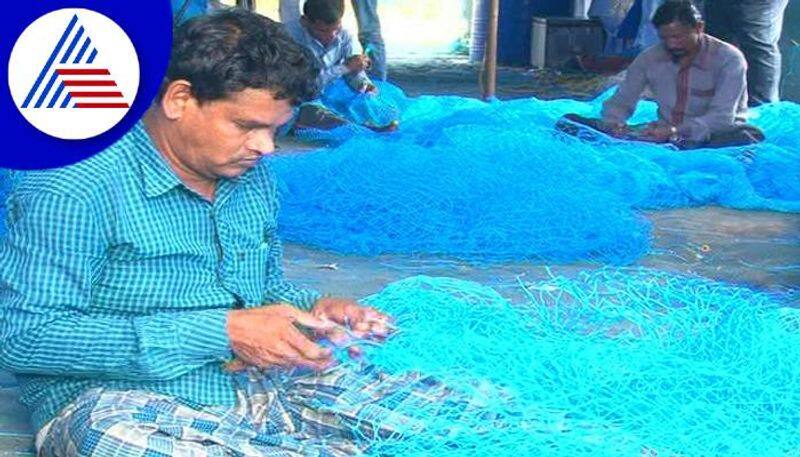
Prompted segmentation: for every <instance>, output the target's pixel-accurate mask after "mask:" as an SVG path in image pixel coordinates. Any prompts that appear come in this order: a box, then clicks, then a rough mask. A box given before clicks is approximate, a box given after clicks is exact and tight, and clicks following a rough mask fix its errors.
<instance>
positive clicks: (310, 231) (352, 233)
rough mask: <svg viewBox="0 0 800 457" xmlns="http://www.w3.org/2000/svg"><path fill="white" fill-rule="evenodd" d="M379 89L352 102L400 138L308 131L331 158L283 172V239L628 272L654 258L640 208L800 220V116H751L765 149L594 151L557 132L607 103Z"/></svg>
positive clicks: (776, 109) (605, 142) (594, 145)
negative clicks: (599, 265) (390, 120)
mask: <svg viewBox="0 0 800 457" xmlns="http://www.w3.org/2000/svg"><path fill="white" fill-rule="evenodd" d="M380 89H381V92H380V93H379V95H378V96H372V95H363V94H360V95H355V94H351V95H349V96H348V97H350V98H348V100H350V101H351V102H353V101H354V100H355V102H354V104H353V105H352V106H354V107H357V108H358V109H359V110H361V111H360V112H364V111H365V110H366V108H364V107H365V106H372V108H371V109H372V110H373V111H374V112H377V113H384V114H386V115H387V116H389V115H391V113H395V112H397V111H398V110H399V111H400V112H401V113H402V114H401V116H400V130H399V131H398V132H395V133H391V134H379V133H374V132H371V131H369V130H368V129H366V128H363V127H358V126H356V125H355V124H354V125H352V126H349V127H347V128H342V129H337V130H334V131H332V132H305V134H306V135H307V136H306V138H307V139H312V140H325V141H328V142H330V143H333V144H334V147H331V148H325V149H319V150H315V151H306V152H302V153H296V154H289V155H284V156H280V157H276V158H275V159H274V160H273V161H272V166H273V168H274V169H275V171H276V172H277V174H278V177H279V178H280V180H281V181H282V186H281V190H282V195H281V198H282V201H283V214H282V219H281V222H280V223H281V224H282V230H283V234H284V237H285V238H286V239H288V240H290V241H294V242H299V243H304V244H309V245H313V246H316V247H321V248H324V249H330V250H335V251H339V252H344V253H355V254H365V255H375V254H383V253H417V252H425V253H433V254H444V255H449V256H454V257H460V258H466V259H479V260H498V261H507V260H524V259H532V258H535V259H545V260H555V261H569V260H577V259H595V260H601V261H605V262H612V263H617V264H624V263H628V262H630V261H632V260H634V259H636V258H637V257H639V256H641V255H642V254H643V253H645V252H647V249H648V240H649V237H650V229H649V225H648V224H647V222H646V221H644V220H643V219H642V218H641V216H640V215H639V214H638V211H640V210H652V209H662V208H677V207H691V206H701V205H721V206H726V207H731V208H739V209H766V210H776V211H786V212H798V211H800V136H798V135H797V133H796V132H797V131H800V105H797V104H793V103H788V102H783V103H778V104H775V105H770V106H764V107H762V108H759V109H756V110H754V112H753V113H752V114H753V119H752V122H753V123H754V124H756V125H758V126H760V127H762V128H763V129H764V130H765V132H766V135H767V138H768V141H767V142H765V143H763V144H759V145H754V146H748V147H738V148H725V149H716V150H711V149H701V150H695V151H676V150H672V149H669V148H667V147H664V146H659V145H653V144H646V143H636V142H623V141H617V140H614V139H611V138H608V137H603V136H600V137H598V138H595V139H594V140H593V141H585V140H583V139H580V138H576V137H572V136H567V135H564V134H561V133H557V132H556V131H555V130H554V129H553V126H554V123H555V121H556V120H557V119H558V118H559V117H560V116H562V115H563V114H565V113H568V112H575V113H579V114H582V115H589V116H591V115H595V116H596V115H598V114H599V112H600V107H601V103H602V101H603V100H604V99H605V98H607V97H608V96H609V95H610V92H607V93H605V94H603V95H601V96H600V97H598V99H596V100H594V101H591V102H580V101H575V100H555V101H543V100H538V99H535V98H531V99H522V100H514V101H508V102H493V103H484V102H481V101H478V100H474V99H468V98H461V97H452V96H423V97H418V98H407V97H405V95H403V93H402V92H401V91H399V90H398V89H397V88H396V87H393V86H391V85H388V84H382V85H380ZM344 99H345V97H343V96H342V98H341V100H344ZM328 103H329V104H330V105H331V106H337V107H338V109H339V110H340V111H342V110H344V108H343V107H342V106H339V105H336V104H335V103H334V102H331V101H328ZM354 109H355V108H354ZM387 113H388V114H387ZM343 114H347V115H348V116H349V117H350V118H352V119H353V120H354V121H357V122H360V121H364V120H365V119H366V117H365V116H361V115H360V114H358V113H356V112H353V111H350V112H347V113H343ZM654 118H655V105H654V104H653V103H640V106H639V109H638V111H637V113H636V114H635V116H634V118H633V119H632V122H637V123H638V122H645V121H647V120H652V119H654ZM312 134H313V135H312ZM314 135H316V136H314ZM301 136H302V135H301Z"/></svg>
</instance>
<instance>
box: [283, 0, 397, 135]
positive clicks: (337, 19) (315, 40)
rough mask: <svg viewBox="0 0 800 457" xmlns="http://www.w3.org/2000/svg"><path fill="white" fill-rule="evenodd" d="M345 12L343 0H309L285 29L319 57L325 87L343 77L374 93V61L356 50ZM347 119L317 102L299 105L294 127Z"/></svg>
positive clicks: (339, 122)
mask: <svg viewBox="0 0 800 457" xmlns="http://www.w3.org/2000/svg"><path fill="white" fill-rule="evenodd" d="M343 16H344V0H308V1H306V2H305V4H304V5H303V15H302V17H300V19H298V20H296V21H291V22H288V23H287V24H286V30H287V31H288V32H289V35H291V36H292V38H294V39H295V41H297V43H299V44H301V45H303V46H305V47H306V48H308V49H309V50H310V51H311V52H312V53H313V54H314V55H315V56H316V57H317V59H318V61H319V64H320V65H321V67H322V68H321V70H320V75H319V82H320V85H321V86H322V87H323V90H324V88H325V87H326V86H328V85H330V84H331V83H333V82H334V81H335V80H336V79H337V78H340V77H341V78H344V80H345V81H346V82H347V85H348V86H350V88H352V89H353V90H355V91H357V92H361V93H364V92H369V93H375V92H377V88H376V87H375V84H373V82H372V81H371V80H370V78H369V76H367V73H366V70H367V69H369V68H370V65H371V61H370V58H369V57H368V56H367V55H366V54H355V55H354V54H353V39H352V37H351V36H350V34H349V33H348V32H347V30H345V29H343V28H342V17H343ZM348 122H349V121H347V120H346V119H344V118H342V117H341V116H337V115H336V114H334V113H333V112H331V111H330V110H328V109H326V108H325V107H324V106H322V105H321V103H319V102H315V103H309V104H304V105H303V106H302V107H301V108H300V111H299V113H298V117H297V120H296V123H295V127H296V128H316V129H322V130H329V129H332V128H336V127H340V126H342V125H346V124H347V123H348ZM365 126H366V127H368V128H370V129H372V130H375V131H390V130H394V129H395V128H396V127H397V124H396V122H392V123H390V124H388V125H384V126H378V125H374V124H372V123H366V124H365Z"/></svg>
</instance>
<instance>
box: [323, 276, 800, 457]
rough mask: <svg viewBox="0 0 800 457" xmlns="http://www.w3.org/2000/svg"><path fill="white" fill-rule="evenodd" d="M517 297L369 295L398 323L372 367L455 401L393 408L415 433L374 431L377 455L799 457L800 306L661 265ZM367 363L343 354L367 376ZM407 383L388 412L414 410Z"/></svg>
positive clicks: (431, 283)
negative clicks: (435, 388) (432, 387)
mask: <svg viewBox="0 0 800 457" xmlns="http://www.w3.org/2000/svg"><path fill="white" fill-rule="evenodd" d="M520 287H521V291H522V292H523V295H522V296H523V297H524V298H520V299H509V298H506V297H503V296H501V295H500V294H498V293H497V292H495V291H494V290H492V289H491V288H488V287H485V286H481V285H479V284H476V283H472V282H466V281H461V280H456V279H448V278H431V277H414V278H410V279H406V280H403V281H400V282H397V283H394V284H391V285H389V286H388V287H387V288H386V289H385V290H383V291H382V292H380V293H378V294H376V295H373V296H371V297H368V298H367V299H365V300H364V301H365V303H367V304H369V305H372V306H375V307H377V308H380V309H382V310H384V311H386V312H388V313H390V314H392V315H393V316H394V317H395V318H396V324H397V326H398V328H399V332H398V333H397V334H396V335H395V336H393V337H391V338H390V339H389V340H388V341H387V342H386V343H385V344H383V345H379V346H364V350H365V356H364V361H366V363H369V364H371V365H374V366H376V367H378V368H379V369H381V370H383V371H386V372H387V373H390V374H394V375H398V374H403V373H408V372H420V373H422V374H425V375H430V376H432V377H434V378H435V379H437V380H438V381H440V382H441V383H442V389H447V392H448V394H447V398H449V399H450V400H451V401H449V402H447V403H446V404H442V403H441V402H438V401H436V402H430V403H425V402H424V401H423V402H418V403H416V404H413V406H412V407H407V408H402V407H401V408H400V409H399V410H397V411H396V412H395V413H393V414H391V415H388V414H387V415H386V417H385V420H386V421H387V423H389V422H391V423H392V426H393V428H395V429H396V428H397V424H398V423H402V424H407V430H406V431H405V433H402V434H401V435H402V436H392V437H376V436H364V437H363V439H365V440H367V441H368V443H369V444H370V446H371V448H370V454H371V455H408V456H417V455H437V456H484V455H492V456H529V455H569V456H581V455H586V456H598V455H608V456H619V455H648V456H649V455H659V456H660V455H687V456H688V455H692V456H695V455H742V456H751V455H794V454H792V453H796V452H798V450H800V434H798V433H797V430H798V427H800V332H799V331H798V330H800V311H798V310H797V309H796V308H789V307H786V306H784V305H785V304H784V303H783V302H782V301H781V299H779V298H776V297H770V296H768V295H764V294H760V293H757V292H754V291H752V290H749V289H744V288H739V287H734V286H730V285H726V284H723V283H716V282H710V281H707V280H703V279H697V278H692V277H681V276H673V275H670V274H667V273H663V272H657V271H650V270H624V269H608V270H600V271H596V272H593V273H585V274H582V275H580V276H579V277H577V278H575V279H569V278H565V277H552V278H551V279H550V280H546V281H541V282H536V283H527V284H522V283H521V284H520ZM364 361H353V360H350V359H347V358H344V363H345V364H352V366H353V368H356V369H358V368H363V366H362V365H361V364H362V363H364ZM387 382H388V381H387ZM373 389H374V391H376V392H380V391H381V390H382V388H381V387H380V386H378V387H374V386H373ZM411 389H412V388H411V387H409V388H408V389H405V390H404V389H399V390H396V391H394V392H393V393H392V394H391V396H390V397H389V398H387V399H385V400H384V402H386V403H387V404H396V403H400V404H403V403H402V400H403V399H405V398H407V397H408V396H409V395H411ZM395 400H396V401H395ZM466 405H469V406H466ZM336 407H337V405H332V406H331V408H332V409H333V410H334V411H335V410H336ZM399 417H403V418H405V419H404V420H402V421H401V420H399V419H398V418H399ZM374 419H375V420H376V421H377V424H378V425H379V426H380V424H381V418H380V415H378V414H376V416H375V417H374ZM357 434H358V433H357Z"/></svg>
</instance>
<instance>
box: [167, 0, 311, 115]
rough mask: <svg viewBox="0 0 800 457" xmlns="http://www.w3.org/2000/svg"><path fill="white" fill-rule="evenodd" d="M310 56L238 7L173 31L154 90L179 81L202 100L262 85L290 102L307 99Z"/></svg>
mask: <svg viewBox="0 0 800 457" xmlns="http://www.w3.org/2000/svg"><path fill="white" fill-rule="evenodd" d="M318 75H319V68H318V66H317V63H316V59H315V58H314V56H313V55H312V54H311V53H310V52H309V51H308V50H307V49H305V48H304V47H303V46H300V45H299V44H297V43H295V41H294V40H293V39H292V38H291V37H290V36H289V35H288V34H287V33H286V32H285V31H284V27H283V25H281V24H279V23H277V22H275V21H272V20H271V19H268V18H266V17H264V16H261V15H259V14H256V13H253V12H250V11H247V10H245V9H241V8H227V9H223V10H219V11H215V12H213V13H211V14H207V15H203V16H198V17H195V18H192V19H190V20H188V21H186V22H184V23H183V24H181V25H180V26H178V27H177V28H176V29H175V32H174V34H173V41H172V56H171V58H170V62H169V67H168V68H167V74H166V75H165V77H164V83H163V85H162V88H161V92H160V94H159V100H160V99H161V97H162V96H163V95H164V91H165V90H166V88H167V86H168V85H169V84H170V83H171V82H172V81H176V80H179V79H184V80H186V81H188V82H189V83H191V85H192V95H194V97H195V98H197V100H199V101H200V102H201V103H202V102H207V101H213V100H220V99H224V98H227V97H229V96H230V95H232V94H234V93H236V92H240V91H242V90H245V89H268V90H269V91H271V92H272V96H273V97H275V99H276V100H289V102H290V103H291V104H292V105H298V104H300V103H302V102H304V101H307V100H312V99H313V98H314V97H315V96H316V94H317V92H318V90H319V88H318V83H317V76H318Z"/></svg>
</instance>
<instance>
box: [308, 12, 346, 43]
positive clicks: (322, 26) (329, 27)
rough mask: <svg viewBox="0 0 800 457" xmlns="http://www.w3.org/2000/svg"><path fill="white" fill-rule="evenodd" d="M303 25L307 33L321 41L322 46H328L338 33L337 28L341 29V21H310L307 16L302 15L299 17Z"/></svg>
mask: <svg viewBox="0 0 800 457" xmlns="http://www.w3.org/2000/svg"><path fill="white" fill-rule="evenodd" d="M301 21H302V22H303V25H304V26H305V28H306V30H308V33H310V34H311V36H313V37H314V39H315V40H317V41H319V42H320V43H322V44H323V45H324V46H328V45H329V44H331V43H333V40H335V39H336V37H337V36H338V35H339V30H341V29H342V21H341V20H339V21H336V22H334V23H333V24H326V23H325V22H322V21H310V20H309V19H308V18H306V17H305V16H303V18H302V19H301Z"/></svg>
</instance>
